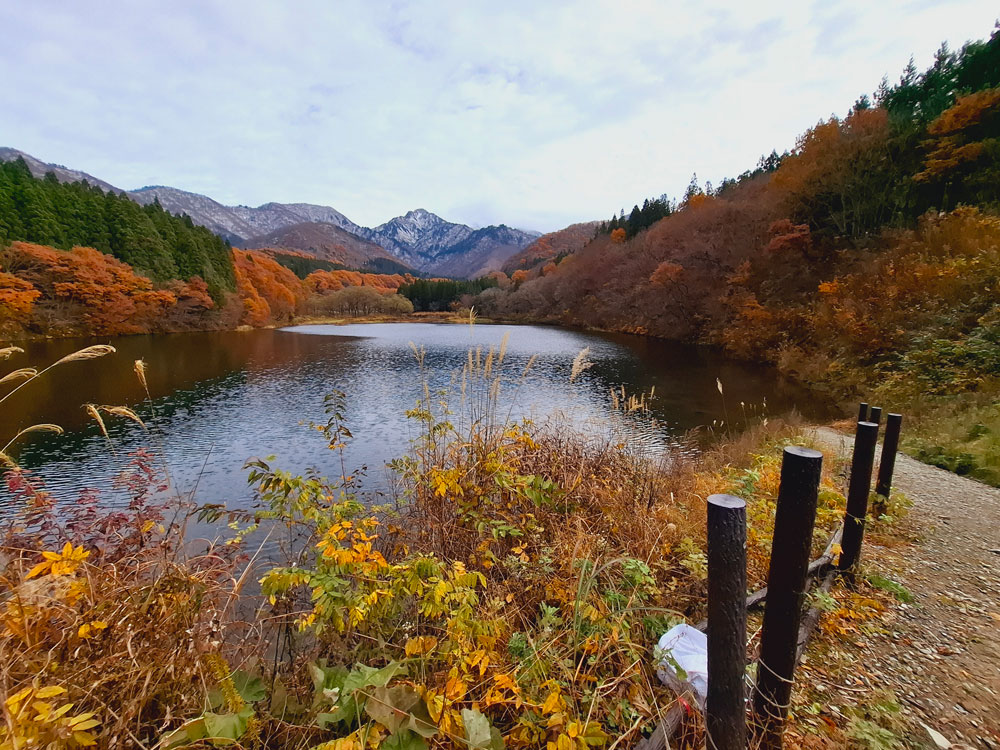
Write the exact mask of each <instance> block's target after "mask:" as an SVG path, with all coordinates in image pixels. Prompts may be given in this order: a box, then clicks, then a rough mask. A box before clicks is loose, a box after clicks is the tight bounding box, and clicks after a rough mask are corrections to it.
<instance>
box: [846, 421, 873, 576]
mask: <svg viewBox="0 0 1000 750" xmlns="http://www.w3.org/2000/svg"><path fill="white" fill-rule="evenodd" d="M877 441H878V425H877V424H876V423H875V422H858V432H857V436H856V437H855V438H854V456H853V458H852V459H851V482H850V485H849V486H848V489H847V511H846V512H845V513H844V538H843V541H842V542H841V545H840V546H841V550H842V551H841V553H840V565H839V567H840V570H841V572H842V573H844V574H845V577H846V578H847V579H848V581H851V580H853V569H854V566H855V565H856V564H857V562H858V558H859V557H861V542H862V540H863V538H864V535H865V516H866V515H867V514H868V493H869V491H870V490H871V485H872V466H873V464H874V463H875V443H876V442H877Z"/></svg>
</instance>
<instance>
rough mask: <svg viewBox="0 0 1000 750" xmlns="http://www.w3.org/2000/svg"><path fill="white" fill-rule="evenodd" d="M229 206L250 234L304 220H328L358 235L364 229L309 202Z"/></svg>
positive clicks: (332, 209)
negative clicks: (248, 228)
mask: <svg viewBox="0 0 1000 750" xmlns="http://www.w3.org/2000/svg"><path fill="white" fill-rule="evenodd" d="M232 210H233V211H234V212H235V213H236V215H237V216H239V217H240V218H241V219H243V220H244V221H245V222H246V223H247V224H248V225H249V226H250V227H251V228H252V230H253V233H252V234H251V235H250V236H251V237H259V236H260V235H263V234H268V233H270V232H274V231H276V230H279V229H283V228H285V227H289V226H292V225H294V224H300V223H305V222H309V223H314V224H316V223H322V224H332V225H333V226H335V227H338V228H340V229H343V230H345V231H347V232H350V233H351V234H355V235H358V236H361V235H362V234H363V232H364V227H361V226H358V225H357V224H355V223H354V222H353V221H351V220H350V219H348V218H347V217H346V216H344V215H343V214H342V213H340V211H338V210H336V209H334V208H330V207H329V206H317V205H315V204H313V203H265V204H264V205H263V206H257V208H251V207H250V206H233V208H232Z"/></svg>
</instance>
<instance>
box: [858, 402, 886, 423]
mask: <svg viewBox="0 0 1000 750" xmlns="http://www.w3.org/2000/svg"><path fill="white" fill-rule="evenodd" d="M861 421H862V422H864V421H868V422H874V423H875V424H881V423H882V407H881V406H873V407H872V410H871V414H870V415H869V416H868V419H867V420H864V419H862V420H861Z"/></svg>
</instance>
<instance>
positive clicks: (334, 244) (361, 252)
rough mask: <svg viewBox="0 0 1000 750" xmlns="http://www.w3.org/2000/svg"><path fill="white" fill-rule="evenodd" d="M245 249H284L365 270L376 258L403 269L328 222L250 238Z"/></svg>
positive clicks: (383, 252) (375, 248)
mask: <svg viewBox="0 0 1000 750" xmlns="http://www.w3.org/2000/svg"><path fill="white" fill-rule="evenodd" d="M245 246H246V247H248V248H265V247H266V248H283V249H290V250H298V251H300V252H304V253H308V254H309V255H312V256H314V257H316V258H321V259H323V260H329V261H331V262H333V263H340V264H342V265H344V266H347V267H348V268H365V267H367V266H369V265H371V264H372V261H374V260H376V259H382V260H386V261H391V262H392V263H395V264H399V265H400V267H401V268H402V269H405V268H406V266H405V264H403V263H402V262H401V261H399V260H398V259H397V258H396V257H395V256H393V255H392V254H391V253H389V252H387V251H386V250H384V249H383V248H382V247H380V246H379V245H376V244H375V243H374V242H369V241H368V240H365V239H362V238H361V237H358V236H357V235H355V234H351V233H350V232H348V231H346V230H344V229H341V228H340V227H337V226H334V225H333V224H327V223H311V222H302V223H299V224H293V225H292V226H289V227H283V228H281V229H277V230H275V231H273V232H270V233H268V234H263V235H259V236H257V237H254V238H252V239H251V240H250V241H249V242H247V243H246V244H245Z"/></svg>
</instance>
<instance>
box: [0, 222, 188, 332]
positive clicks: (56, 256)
mask: <svg viewBox="0 0 1000 750" xmlns="http://www.w3.org/2000/svg"><path fill="white" fill-rule="evenodd" d="M10 253H11V254H12V256H13V257H14V258H15V259H16V263H17V266H18V276H19V277H20V278H21V279H22V280H23V281H26V282H27V283H29V284H31V285H33V287H34V288H35V289H36V290H38V291H39V292H41V296H42V297H43V298H44V299H45V302H46V303H47V305H48V307H49V308H53V307H54V306H58V305H60V304H64V305H65V304H68V305H70V306H72V307H75V308H78V314H76V315H70V316H64V317H68V318H70V319H74V322H82V323H84V324H85V330H86V332H88V333H94V334H122V333H144V332H147V331H150V330H153V329H156V328H158V327H159V326H160V321H161V320H162V317H163V315H164V313H165V312H166V311H168V310H169V309H170V308H171V307H173V305H174V304H175V303H176V301H177V298H176V297H175V296H174V295H173V294H172V293H171V292H169V291H164V290H155V289H153V282H152V281H150V280H149V279H147V278H146V277H144V276H138V275H137V274H135V273H134V272H133V271H132V267H131V266H129V265H128V264H127V263H122V262H121V261H119V260H116V259H115V258H113V257H111V256H110V255H105V254H104V253H101V252H98V251H97V250H94V249H93V248H90V247H75V248H73V249H72V250H71V251H69V252H66V251H64V250H56V249H54V248H51V247H44V246H42V245H34V244H30V243H26V242H15V243H13V244H12V245H11V247H10Z"/></svg>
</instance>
